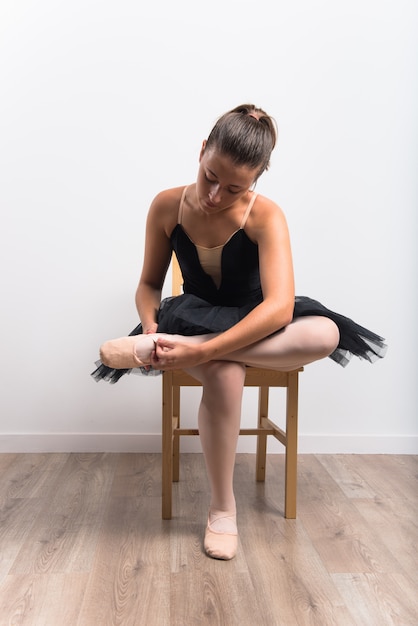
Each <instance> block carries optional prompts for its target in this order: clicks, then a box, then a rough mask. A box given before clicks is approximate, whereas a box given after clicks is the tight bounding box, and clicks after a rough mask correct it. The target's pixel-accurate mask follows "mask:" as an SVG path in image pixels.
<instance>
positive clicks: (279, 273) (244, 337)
mask: <svg viewBox="0 0 418 626" xmlns="http://www.w3.org/2000/svg"><path fill="white" fill-rule="evenodd" d="M246 232H247V234H248V236H249V237H250V238H251V239H252V240H253V241H255V242H256V243H257V244H258V248H259V263H260V278H261V287H262V290H263V302H261V303H260V304H259V305H258V306H256V307H255V308H254V309H253V310H252V311H251V312H250V313H249V314H248V315H247V316H246V317H245V318H244V319H243V320H241V321H240V322H239V323H238V324H235V325H234V326H233V327H232V328H230V329H229V330H227V331H225V332H223V333H221V334H219V335H218V336H216V337H215V338H213V339H210V340H209V341H206V342H204V343H202V344H199V345H185V344H180V343H177V342H176V343H172V342H171V343H170V342H169V341H167V340H163V339H159V341H158V347H157V351H156V355H155V356H156V359H155V360H154V361H153V362H152V365H153V367H156V368H158V367H159V368H160V369H175V368H179V367H192V366H194V365H199V364H200V363H205V362H206V361H211V360H215V359H217V358H219V357H220V356H223V355H225V354H228V353H230V352H233V351H235V350H238V349H239V348H242V347H244V346H248V345H250V344H252V343H255V342H256V341H258V340H260V339H263V338H265V337H267V336H268V335H269V334H271V333H272V332H274V331H276V330H278V329H279V328H282V327H284V326H286V325H287V324H289V323H290V322H291V320H292V316H293V308H294V297H295V292H294V276H293V263H292V254H291V246H290V238H289V231H288V227H287V223H286V219H285V217H284V214H283V212H282V210H281V209H280V208H279V207H278V206H277V205H276V204H274V203H273V202H272V201H270V200H268V199H267V198H264V197H262V196H259V197H258V198H257V201H256V203H255V204H254V207H253V210H252V212H251V214H250V216H249V218H248V221H247V226H246ZM167 348H169V350H168V351H167V350H166V349H167Z"/></svg>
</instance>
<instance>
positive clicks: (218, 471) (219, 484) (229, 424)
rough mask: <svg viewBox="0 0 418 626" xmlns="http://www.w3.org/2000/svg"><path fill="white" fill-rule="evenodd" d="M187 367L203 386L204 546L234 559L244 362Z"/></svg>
mask: <svg viewBox="0 0 418 626" xmlns="http://www.w3.org/2000/svg"><path fill="white" fill-rule="evenodd" d="M188 371H189V373H190V374H192V376H194V377H195V378H197V379H198V380H199V381H200V382H201V383H202V386H203V392H202V400H201V403H200V407H199V414H198V421H199V434H200V440H201V444H202V449H203V454H204V458H205V464H206V470H207V474H208V479H209V484H210V489H211V500H210V508H209V519H208V527H207V529H206V534H205V550H206V552H207V554H208V555H209V556H212V557H215V558H220V559H231V558H233V557H234V556H235V553H236V550H237V543H238V539H237V527H236V506H235V496H234V489H233V477H234V466H235V454H236V446H237V440H238V435H239V429H240V421H241V402H242V392H243V387H244V380H245V366H244V365H242V364H240V363H233V362H224V361H211V362H210V363H205V364H204V365H200V366H198V367H195V368H192V369H190V370H188Z"/></svg>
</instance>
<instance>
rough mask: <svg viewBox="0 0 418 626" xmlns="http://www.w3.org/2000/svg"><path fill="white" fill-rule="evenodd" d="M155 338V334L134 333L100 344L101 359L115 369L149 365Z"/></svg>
mask: <svg viewBox="0 0 418 626" xmlns="http://www.w3.org/2000/svg"><path fill="white" fill-rule="evenodd" d="M155 339H156V337H155V335H133V336H132V337H120V339H112V340H110V341H106V342H105V343H104V344H103V345H102V346H100V360H101V362H102V363H103V364H104V365H107V366H108V367H112V368H113V369H115V370H119V369H131V368H134V367H143V366H144V365H149V363H150V360H151V352H152V351H153V350H155Z"/></svg>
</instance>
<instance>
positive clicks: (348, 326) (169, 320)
mask: <svg viewBox="0 0 418 626" xmlns="http://www.w3.org/2000/svg"><path fill="white" fill-rule="evenodd" d="M253 308H254V303H252V304H248V305H245V306H236V307H231V306H222V305H212V304H210V303H209V302H206V300H203V299H202V298H199V297H197V296H194V295H192V294H182V295H181V296H172V297H169V298H165V299H164V300H163V301H162V302H161V305H160V309H159V312H158V320H157V322H158V332H161V333H169V334H178V335H187V336H190V335H204V334H207V333H218V332H224V331H225V330H228V328H231V326H233V325H234V324H237V323H238V322H239V321H240V320H242V319H243V318H244V317H245V316H246V315H248V313H249V312H250V311H251V310H252V309H253ZM307 315H319V316H324V317H328V318H329V319H331V320H333V322H335V324H336V325H337V326H338V329H339V331H340V342H339V344H338V347H337V348H336V350H334V352H333V353H332V354H330V356H329V358H330V359H332V360H333V361H335V362H336V363H338V364H339V365H341V366H342V367H345V366H346V365H347V364H348V362H349V361H350V359H351V357H352V356H357V357H359V358H360V359H366V360H367V361H370V362H371V363H373V362H374V361H376V359H378V358H382V357H383V356H384V355H385V353H386V349H387V346H386V344H385V342H384V339H383V338H382V337H380V336H379V335H376V333H374V332H372V331H371V330H368V329H367V328H364V327H363V326H360V325H359V324H357V323H356V322H354V321H353V320H351V319H350V318H348V317H345V316H344V315H341V314H340V313H335V312H334V311H331V310H330V309H327V307H325V306H324V305H323V304H321V303H320V302H318V301H317V300H313V299H312V298H308V297H306V296H296V298H295V308H294V312H293V319H297V318H299V317H304V316H307ZM279 330H280V329H278V331H279ZM278 331H277V332H278ZM141 333H142V326H141V324H139V325H138V326H136V327H135V328H134V329H133V330H132V331H131V332H130V333H129V335H130V336H132V335H139V334H141ZM96 365H97V368H96V369H95V371H94V372H92V374H91V375H92V376H93V378H94V379H95V380H96V381H99V380H106V381H108V382H110V383H116V382H117V381H118V380H119V379H120V378H121V377H122V376H123V375H124V374H127V373H129V372H131V371H132V370H130V369H118V370H115V369H112V368H111V367H107V366H106V365H103V363H101V362H100V361H98V362H97V363H96ZM133 371H135V372H136V371H139V372H140V373H142V374H145V375H148V376H149V375H156V374H157V373H159V372H158V371H156V370H152V369H147V368H144V367H140V368H136V369H135V370H133Z"/></svg>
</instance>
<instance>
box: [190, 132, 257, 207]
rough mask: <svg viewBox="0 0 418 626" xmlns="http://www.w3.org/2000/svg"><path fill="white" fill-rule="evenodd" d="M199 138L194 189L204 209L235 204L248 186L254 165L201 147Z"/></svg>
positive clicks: (253, 177) (249, 186) (251, 178)
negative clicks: (199, 148) (239, 162)
mask: <svg viewBox="0 0 418 626" xmlns="http://www.w3.org/2000/svg"><path fill="white" fill-rule="evenodd" d="M205 145H206V142H203V146H202V150H201V153H200V159H199V161H200V162H199V171H198V174H197V181H196V192H197V198H198V201H199V205H200V208H201V209H202V211H203V212H204V213H207V214H213V213H219V212H220V211H224V210H225V209H228V208H229V207H230V206H232V205H233V204H235V202H237V201H238V200H239V199H240V198H242V196H244V195H245V194H246V193H247V191H248V190H249V189H250V188H251V186H252V185H253V184H254V182H255V180H256V178H257V171H258V170H257V169H255V168H251V167H248V166H246V165H237V164H236V163H234V162H233V161H232V159H231V157H229V156H227V155H225V154H222V153H221V152H218V151H217V150H216V149H215V148H211V149H209V150H205Z"/></svg>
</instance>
